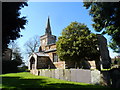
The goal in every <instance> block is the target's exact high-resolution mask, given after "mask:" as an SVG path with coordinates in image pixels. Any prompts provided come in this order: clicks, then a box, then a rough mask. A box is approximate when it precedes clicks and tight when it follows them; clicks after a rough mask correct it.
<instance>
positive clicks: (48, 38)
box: [28, 17, 111, 70]
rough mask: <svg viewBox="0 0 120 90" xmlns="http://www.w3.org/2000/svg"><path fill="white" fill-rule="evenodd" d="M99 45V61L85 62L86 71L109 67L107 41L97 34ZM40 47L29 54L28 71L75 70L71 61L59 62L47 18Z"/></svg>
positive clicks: (54, 40) (54, 37)
mask: <svg viewBox="0 0 120 90" xmlns="http://www.w3.org/2000/svg"><path fill="white" fill-rule="evenodd" d="M98 41H99V45H98V48H99V50H100V54H101V57H100V61H99V62H97V63H96V62H95V61H94V60H93V61H85V62H84V64H85V66H86V67H85V68H86V69H90V68H91V69H95V68H100V67H101V65H102V68H103V67H104V66H106V65H107V66H110V63H111V59H110V57H109V51H108V48H107V41H106V39H105V37H103V36H102V35H100V34H98ZM40 45H41V46H40V47H39V50H38V52H36V53H33V54H31V56H30V57H29V66H28V67H29V70H32V69H50V68H53V69H55V68H59V69H65V68H75V62H73V61H72V62H71V61H69V62H68V61H61V60H60V59H59V58H58V56H57V53H56V36H55V35H52V31H51V26H50V19H49V17H48V21H47V26H46V29H45V34H44V35H42V36H40Z"/></svg>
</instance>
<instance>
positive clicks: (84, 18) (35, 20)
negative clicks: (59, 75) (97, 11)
mask: <svg viewBox="0 0 120 90" xmlns="http://www.w3.org/2000/svg"><path fill="white" fill-rule="evenodd" d="M21 16H26V17H27V20H28V24H27V25H26V26H25V27H26V28H25V29H24V30H22V31H21V34H22V35H23V37H21V38H19V39H18V40H17V42H18V44H19V46H20V47H21V49H22V50H21V51H22V52H23V53H24V50H25V49H24V44H25V42H26V41H27V40H29V38H31V37H33V36H35V35H38V36H41V35H43V34H44V33H45V27H46V23H47V18H48V16H49V17H50V24H51V29H52V34H53V35H56V36H57V37H58V36H60V35H61V34H60V33H61V32H62V30H63V29H64V28H65V27H66V26H68V25H69V24H70V23H71V22H73V21H77V22H80V23H84V24H86V25H87V26H88V27H89V29H90V30H91V31H92V32H93V33H97V32H95V31H94V29H93V28H92V26H91V24H92V23H93V22H92V17H90V16H89V13H88V10H86V9H85V7H83V3H82V2H28V7H25V8H23V9H22V10H21ZM106 38H107V40H108V41H109V40H110V38H109V37H108V36H106ZM109 50H110V56H111V57H114V56H116V55H117V54H116V53H113V52H112V50H111V49H109ZM23 56H25V55H23ZM25 59H26V60H27V58H26V57H25Z"/></svg>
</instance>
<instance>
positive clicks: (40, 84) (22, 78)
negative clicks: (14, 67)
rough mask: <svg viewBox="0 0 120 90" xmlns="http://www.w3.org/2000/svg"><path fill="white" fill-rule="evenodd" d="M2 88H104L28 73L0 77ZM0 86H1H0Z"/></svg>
mask: <svg viewBox="0 0 120 90" xmlns="http://www.w3.org/2000/svg"><path fill="white" fill-rule="evenodd" d="M0 77H2V87H0V88H6V89H15V88H17V89H19V90H21V89H22V90H23V89H25V88H105V87H103V86H99V85H91V84H86V83H77V82H70V81H64V80H59V79H54V78H48V77H43V76H35V75H32V74H30V73H29V72H21V73H9V74H3V75H0ZM0 86H1V85H0Z"/></svg>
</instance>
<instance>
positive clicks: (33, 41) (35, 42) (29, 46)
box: [24, 35, 40, 55]
mask: <svg viewBox="0 0 120 90" xmlns="http://www.w3.org/2000/svg"><path fill="white" fill-rule="evenodd" d="M24 46H25V48H26V54H28V55H30V54H31V53H33V52H37V51H38V48H39V46H40V40H39V36H38V35H35V36H33V37H32V38H30V39H29V40H28V41H27V42H26V43H25V44H24Z"/></svg>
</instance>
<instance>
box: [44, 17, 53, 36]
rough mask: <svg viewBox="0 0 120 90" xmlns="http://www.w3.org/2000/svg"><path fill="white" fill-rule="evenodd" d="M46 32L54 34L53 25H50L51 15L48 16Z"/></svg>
mask: <svg viewBox="0 0 120 90" xmlns="http://www.w3.org/2000/svg"><path fill="white" fill-rule="evenodd" d="M45 34H49V35H51V34H52V32H51V27H50V20H49V16H48V21H47V27H46V31H45Z"/></svg>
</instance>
